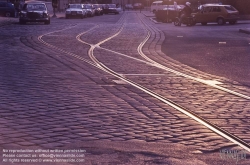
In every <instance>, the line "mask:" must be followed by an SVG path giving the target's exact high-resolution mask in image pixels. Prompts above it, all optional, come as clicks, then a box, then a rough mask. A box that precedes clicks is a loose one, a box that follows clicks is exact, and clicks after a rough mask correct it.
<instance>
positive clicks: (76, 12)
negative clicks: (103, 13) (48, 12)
mask: <svg viewBox="0 0 250 165" xmlns="http://www.w3.org/2000/svg"><path fill="white" fill-rule="evenodd" d="M86 16H87V11H86V10H85V9H84V8H83V5H82V4H69V5H68V8H67V9H66V11H65V18H66V19H68V18H72V17H78V18H84V17H86Z"/></svg>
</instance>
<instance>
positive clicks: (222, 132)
mask: <svg viewBox="0 0 250 165" xmlns="http://www.w3.org/2000/svg"><path fill="white" fill-rule="evenodd" d="M123 26H124V25H122V26H121V28H120V30H119V31H118V32H117V33H116V34H114V35H112V36H111V37H108V38H106V39H104V40H103V41H101V42H99V43H97V44H90V43H87V42H85V41H83V40H81V36H82V35H83V34H85V33H81V34H79V35H77V36H76V39H77V40H78V41H80V42H81V43H83V44H87V45H89V46H90V49H89V51H88V54H89V57H90V58H91V59H92V60H93V62H95V63H96V65H97V66H99V67H100V68H101V69H102V70H103V71H105V72H106V73H109V74H111V75H112V76H114V77H116V78H118V79H120V80H122V81H124V82H126V83H128V84H130V85H131V86H133V87H135V88H137V89H140V90H141V91H143V92H145V93H147V94H148V95H150V96H152V97H154V98H156V99H158V100H160V101H162V102H163V103H165V104H168V105H169V106H171V107H173V108H174V109H176V110H178V111H180V112H181V113H183V114H185V115H187V116H188V117H190V118H192V119H193V120H195V121H197V122H198V123H200V124H202V125H204V126H205V127H207V128H208V129H210V130H211V131H213V132H215V133H217V134H218V135H220V136H222V137H224V138H225V139H227V140H229V141H231V142H233V143H235V144H237V145H239V146H240V147H242V148H243V149H245V150H246V151H248V152H250V145H249V144H248V143H247V142H245V141H243V140H242V139H240V138H239V137H237V136H235V135H233V134H231V133H229V132H227V131H226V130H224V129H222V128H220V127H218V126H216V125H215V124H213V123H211V122H209V121H208V120H206V119H204V118H202V117H201V116H199V115H197V114H195V113H193V112H192V111H190V110H188V109H186V108H184V107H182V106H181V105H179V104H177V103H175V102H173V101H172V100H170V99H167V98H165V97H164V96H162V95H160V94H157V93H155V92H153V91H151V90H150V89H148V88H146V87H144V86H142V85H140V84H137V83H136V82H134V81H132V80H130V79H128V78H126V77H124V76H123V75H122V74H119V73H117V72H115V71H113V70H112V69H110V68H108V67H107V66H106V65H104V64H103V63H101V62H100V61H99V60H98V59H97V58H96V57H95V56H94V49H95V48H100V45H101V44H103V43H105V42H107V41H109V40H111V39H112V38H114V37H116V36H117V35H119V34H120V33H121V31H122V30H123ZM146 38H147V37H146Z"/></svg>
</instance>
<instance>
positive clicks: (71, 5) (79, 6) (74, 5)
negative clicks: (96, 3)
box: [69, 4, 82, 9]
mask: <svg viewBox="0 0 250 165" xmlns="http://www.w3.org/2000/svg"><path fill="white" fill-rule="evenodd" d="M69 8H77V9H81V8H82V6H81V5H76V4H70V5H69Z"/></svg>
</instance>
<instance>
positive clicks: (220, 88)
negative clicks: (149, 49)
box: [137, 15, 250, 100]
mask: <svg viewBox="0 0 250 165" xmlns="http://www.w3.org/2000/svg"><path fill="white" fill-rule="evenodd" d="M137 16H138V15H137ZM139 19H140V21H141V23H142V24H143V25H144V29H145V30H146V31H147V37H146V38H145V39H144V41H143V42H141V44H140V45H139V46H138V48H137V51H138V53H139V54H140V55H141V56H142V57H143V58H144V59H146V60H147V61H149V62H151V63H152V64H154V66H156V67H158V68H161V69H164V70H166V71H169V72H171V73H174V74H176V75H179V76H183V77H185V78H189V79H192V80H194V81H198V82H200V83H203V84H206V85H208V86H212V87H214V88H216V89H219V90H222V91H224V92H227V93H230V94H233V95H235V96H238V97H241V98H244V99H248V100H250V97H249V96H246V95H244V94H241V93H239V92H235V91H233V90H230V89H227V88H224V87H221V86H218V85H216V84H213V83H211V81H208V80H203V79H200V78H196V77H193V76H190V75H188V74H185V73H181V72H179V71H176V70H174V69H171V68H168V67H166V66H164V65H162V64H160V63H158V62H156V61H154V60H152V59H151V58H149V57H148V56H146V55H145V54H144V53H143V51H142V48H143V46H144V45H145V43H146V42H147V41H148V40H149V38H150V36H151V31H150V30H148V29H152V30H153V31H154V29H155V30H157V31H159V30H158V29H156V28H155V27H152V26H149V25H147V24H146V23H145V22H143V21H142V19H141V18H140V17H139Z"/></svg>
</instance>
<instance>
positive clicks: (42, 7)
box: [24, 4, 46, 11]
mask: <svg viewBox="0 0 250 165" xmlns="http://www.w3.org/2000/svg"><path fill="white" fill-rule="evenodd" d="M24 9H25V10H38V11H43V10H45V9H46V7H45V5H44V4H26V5H25V6H24Z"/></svg>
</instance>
